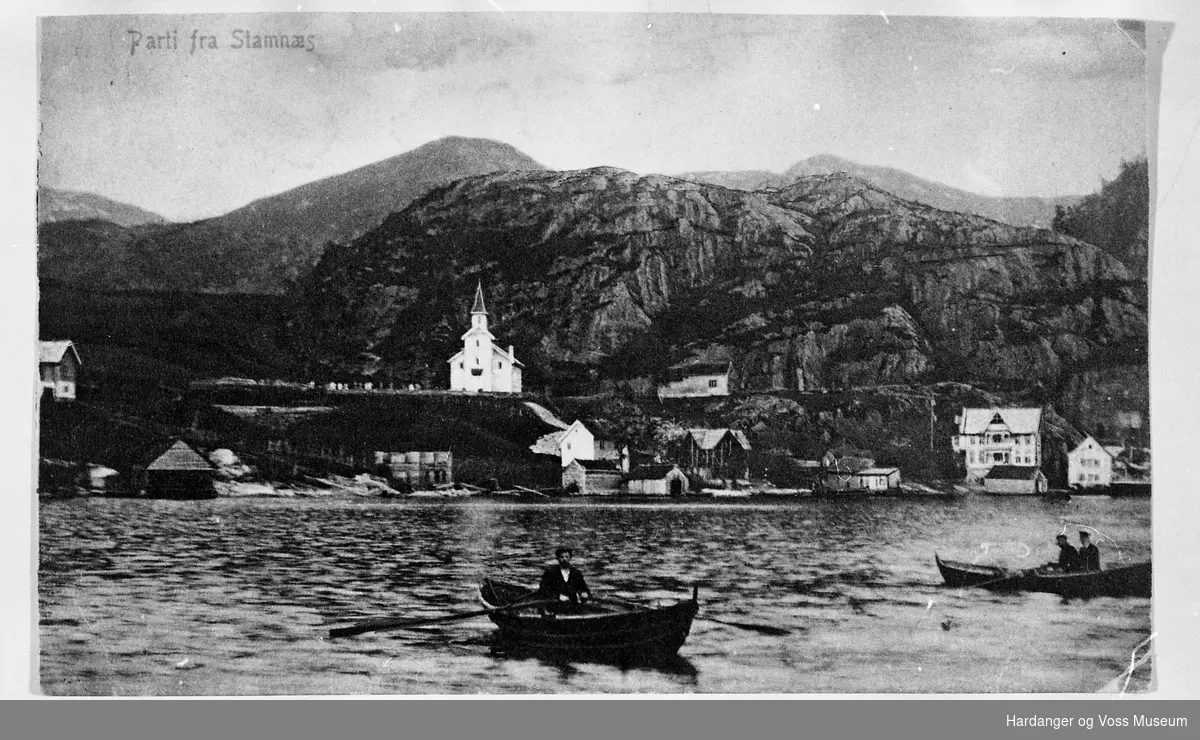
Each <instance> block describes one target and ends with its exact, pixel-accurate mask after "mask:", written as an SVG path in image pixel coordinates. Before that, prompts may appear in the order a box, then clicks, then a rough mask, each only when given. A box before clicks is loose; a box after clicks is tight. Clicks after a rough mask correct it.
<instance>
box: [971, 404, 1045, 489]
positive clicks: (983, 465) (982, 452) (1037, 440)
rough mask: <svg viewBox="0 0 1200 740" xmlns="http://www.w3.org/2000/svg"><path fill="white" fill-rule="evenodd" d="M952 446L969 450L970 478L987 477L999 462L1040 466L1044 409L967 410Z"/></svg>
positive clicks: (980, 478) (1020, 465) (1008, 464)
mask: <svg viewBox="0 0 1200 740" xmlns="http://www.w3.org/2000/svg"><path fill="white" fill-rule="evenodd" d="M955 421H956V422H958V434H956V435H955V436H954V439H953V441H952V447H953V448H954V450H955V451H956V452H962V453H965V457H966V460H965V461H964V462H965V463H966V467H967V479H968V480H977V481H979V480H983V479H984V477H986V476H987V474H988V473H989V472H990V471H991V469H992V468H993V467H994V466H996V465H1005V466H1016V467H1024V468H1031V469H1032V468H1040V467H1041V465H1042V434H1041V432H1042V410H1041V409H1028V408H1025V409H1022V408H989V409H966V408H965V409H963V411H962V415H961V416H959V417H958V418H957V419H955Z"/></svg>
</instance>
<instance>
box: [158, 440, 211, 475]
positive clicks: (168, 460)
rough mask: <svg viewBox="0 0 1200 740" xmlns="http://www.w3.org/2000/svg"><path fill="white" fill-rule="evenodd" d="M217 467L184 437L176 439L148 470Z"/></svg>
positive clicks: (209, 468)
mask: <svg viewBox="0 0 1200 740" xmlns="http://www.w3.org/2000/svg"><path fill="white" fill-rule="evenodd" d="M215 469H216V468H215V467H214V466H213V464H212V463H210V462H209V461H208V460H205V459H204V456H203V455H201V454H200V453H199V452H197V451H196V448H195V447H192V446H191V445H189V444H188V443H187V442H184V441H183V440H182V439H178V440H175V444H173V445H171V447H170V449H168V450H167V451H166V452H164V453H163V454H161V455H159V456H158V457H157V458H155V459H154V461H153V462H151V463H150V464H149V465H147V466H146V470H215Z"/></svg>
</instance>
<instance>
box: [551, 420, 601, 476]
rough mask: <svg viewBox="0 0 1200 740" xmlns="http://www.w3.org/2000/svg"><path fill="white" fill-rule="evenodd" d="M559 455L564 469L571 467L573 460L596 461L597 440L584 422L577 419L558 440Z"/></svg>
mask: <svg viewBox="0 0 1200 740" xmlns="http://www.w3.org/2000/svg"><path fill="white" fill-rule="evenodd" d="M558 454H559V456H560V457H561V458H562V464H563V467H566V466H567V465H570V464H571V461H572V460H595V459H596V438H595V436H593V435H592V433H591V432H590V431H588V428H587V427H585V426H584V425H583V422H582V421H579V420H578V419H576V420H575V421H574V422H572V423H571V426H569V427H567V428H566V431H564V432H563V433H562V437H561V438H560V439H559V440H558Z"/></svg>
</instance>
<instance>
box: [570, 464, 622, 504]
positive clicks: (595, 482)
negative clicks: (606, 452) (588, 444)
mask: <svg viewBox="0 0 1200 740" xmlns="http://www.w3.org/2000/svg"><path fill="white" fill-rule="evenodd" d="M562 486H563V490H565V491H567V492H568V493H574V494H576V495H579V496H613V495H616V494H618V493H620V492H621V470H620V469H619V468H618V467H617V465H616V463H614V462H613V461H611V460H578V459H577V460H572V461H571V462H569V463H567V464H566V465H565V466H564V467H563V469H562Z"/></svg>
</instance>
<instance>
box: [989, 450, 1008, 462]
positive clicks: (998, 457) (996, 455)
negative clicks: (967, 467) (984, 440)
mask: <svg viewBox="0 0 1200 740" xmlns="http://www.w3.org/2000/svg"><path fill="white" fill-rule="evenodd" d="M1004 458H1005V454H1004V453H1003V452H993V453H992V462H998V463H1002V462H1004Z"/></svg>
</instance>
